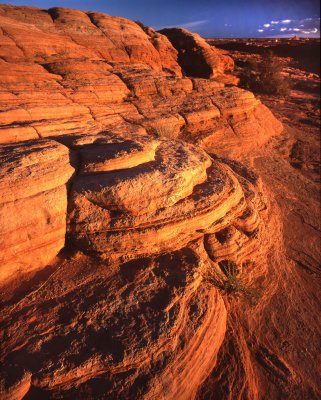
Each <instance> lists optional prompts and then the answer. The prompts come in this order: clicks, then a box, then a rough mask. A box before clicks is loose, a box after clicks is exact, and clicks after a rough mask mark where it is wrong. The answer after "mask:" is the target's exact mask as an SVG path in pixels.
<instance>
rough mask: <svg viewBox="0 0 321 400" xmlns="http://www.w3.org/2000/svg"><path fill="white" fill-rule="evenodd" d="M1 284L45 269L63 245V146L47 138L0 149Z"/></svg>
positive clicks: (66, 158)
mask: <svg viewBox="0 0 321 400" xmlns="http://www.w3.org/2000/svg"><path fill="white" fill-rule="evenodd" d="M0 159H1V163H0V165H1V168H0V246H1V249H2V251H1V273H0V276H1V278H0V281H1V284H3V282H4V281H5V280H8V279H10V278H12V277H15V276H16V275H17V274H25V273H27V272H30V271H31V270H34V269H37V268H43V267H44V266H46V265H47V264H48V263H49V262H50V261H51V260H52V259H53V258H54V257H55V256H56V255H57V253H58V252H59V250H61V249H62V248H63V247H64V244H65V234H66V211H67V188H66V183H67V181H68V180H69V178H70V177H71V175H72V174H73V172H74V169H73V168H72V166H71V165H70V153H69V150H68V148H66V147H65V146H63V145H61V144H58V143H56V142H53V141H49V140H42V141H29V142H25V143H19V144H13V145H5V146H2V147H1V148H0Z"/></svg>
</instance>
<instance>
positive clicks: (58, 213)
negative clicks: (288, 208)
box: [0, 5, 312, 400]
mask: <svg viewBox="0 0 321 400" xmlns="http://www.w3.org/2000/svg"><path fill="white" fill-rule="evenodd" d="M0 20H1V31H0V34H1V36H0V56H1V58H0V70H1V71H2V72H3V74H2V79H1V87H0V107H1V112H0V143H1V150H0V160H1V167H0V189H1V191H0V244H1V248H2V250H3V251H2V253H1V257H2V259H1V261H2V264H1V281H2V286H3V287H2V294H3V296H2V300H3V307H2V308H3V316H2V319H1V329H2V335H3V337H2V339H3V340H2V342H3V343H4V345H3V346H2V349H1V363H2V365H3V366H4V373H2V376H1V385H0V390H1V398H4V399H10V400H11V399H22V398H24V399H35V398H41V399H46V398H66V399H68V398H70V399H74V398H75V397H79V396H82V397H83V398H86V399H95V400H96V399H105V398H107V397H108V398H111V399H113V398H115V399H119V398H124V399H127V398H128V399H142V398H144V399H167V400H173V399H175V400H176V399H179V400H186V399H195V398H196V397H197V396H199V398H211V397H208V390H210V391H211V395H212V394H213V390H212V389H213V388H214V392H215V393H214V394H215V395H216V394H218V395H220V396H221V397H222V398H228V396H230V393H233V395H234V394H236V393H241V394H242V396H243V395H244V396H248V398H251V399H259V398H260V395H259V392H260V391H261V393H263V394H265V393H268V392H269V388H270V386H269V385H268V384H266V385H265V380H264V379H266V378H265V373H264V371H265V370H268V371H269V373H271V376H272V378H269V379H270V380H271V381H272V380H273V377H274V376H278V379H280V381H282V382H286V385H288V386H287V387H291V388H292V387H296V386H295V385H298V384H299V382H300V379H301V378H300V374H298V373H297V372H296V370H295V366H294V365H295V361H296V358H295V357H294V358H293V360H292V361H291V357H290V361H286V360H285V359H283V357H282V354H281V353H280V352H275V351H274V350H273V345H272V344H270V343H267V342H268V341H270V339H271V343H273V340H274V339H273V337H272V336H273V335H274V334H275V335H276V336H277V333H278V332H277V329H275V331H273V330H272V333H269V337H268V339H267V340H265V338H264V337H263V336H265V331H264V330H262V327H261V323H264V324H265V325H266V326H267V325H268V324H269V322H270V321H269V307H268V304H269V301H270V299H271V296H273V294H274V293H275V292H277V288H278V284H279V281H280V280H282V279H281V278H280V276H281V274H282V273H283V272H280V273H279V275H277V274H276V273H271V275H270V274H269V271H271V265H272V263H274V264H273V265H272V266H273V268H274V269H275V271H278V270H279V269H280V271H284V269H282V268H284V266H283V264H282V261H283V259H282V258H279V253H282V251H283V249H282V248H281V247H280V246H279V247H277V246H276V245H275V243H274V242H276V241H277V242H280V243H281V242H282V235H281V230H282V229H281V227H280V224H279V222H278V221H277V218H278V215H279V214H278V213H277V212H275V215H274V217H273V218H271V214H270V211H269V210H270V202H269V200H268V199H267V197H266V191H265V188H264V186H263V184H262V182H261V180H260V178H259V177H258V176H257V175H256V174H254V173H253V172H252V171H251V170H250V169H249V168H247V167H244V166H243V165H242V164H240V163H239V162H236V161H232V160H231V158H237V159H242V158H244V157H245V156H246V155H249V154H251V152H253V151H254V150H255V149H258V148H260V147H262V146H263V145H264V144H265V143H266V142H267V141H268V140H269V139H270V138H271V137H272V136H274V135H277V134H278V133H280V132H281V131H282V129H283V127H282V124H281V123H280V122H279V121H277V120H276V119H275V118H274V116H273V115H272V113H271V112H270V111H269V110H268V109H267V108H266V107H265V106H264V105H263V104H262V103H261V102H260V101H259V100H258V99H256V98H255V97H254V95H253V94H252V93H250V92H248V91H245V90H242V89H239V88H237V87H235V86H231V84H233V83H234V84H235V83H236V80H235V79H234V78H233V76H232V75H231V73H232V69H233V62H232V60H231V59H230V58H229V57H227V56H226V55H224V54H222V53H221V52H220V51H218V50H216V49H213V48H212V47H210V46H208V45H207V44H206V43H205V42H204V41H203V40H202V39H201V38H200V37H199V36H197V35H194V34H191V33H189V32H187V31H185V30H180V29H177V30H170V31H164V32H162V33H160V32H155V31H154V30H153V29H151V28H148V27H144V26H140V25H139V24H137V23H134V22H131V21H128V20H126V19H124V18H119V17H111V16H108V15H105V14H102V13H95V12H83V11H77V10H70V9H64V8H53V9H50V10H41V9H38V8H33V7H32V8H31V7H16V6H6V5H2V6H0ZM164 33H165V34H164ZM189 66H190V67H191V69H190V71H188V67H189ZM183 75H184V76H183ZM185 75H188V76H185ZM205 78H210V79H205ZM226 84H228V85H226ZM168 139H170V140H168ZM223 157H224V158H223ZM271 165H274V164H273V163H272V164H271ZM266 168H268V166H267V167H266ZM271 168H272V167H271ZM272 225H273V226H272ZM62 248H63V249H64V250H63V252H60V250H61V249H62ZM59 252H60V253H59ZM55 257H56V258H55ZM230 265H234V266H235V268H237V273H241V274H242V285H245V286H244V288H243V289H244V291H245V294H249V293H250V292H247V288H248V287H250V288H254V289H255V288H256V287H257V285H259V286H261V289H262V288H263V287H264V288H265V292H264V293H263V295H262V296H263V297H264V298H263V300H262V302H261V303H259V304H258V303H255V301H254V300H255V299H253V298H251V299H250V300H249V299H248V298H247V297H246V296H245V299H244V298H242V299H241V300H239V299H234V298H233V297H232V299H231V298H230V297H229V296H227V289H226V288H227V286H226V283H229V282H228V279H229V278H228V274H227V267H228V266H230ZM268 266H269V268H270V269H268ZM273 268H272V269H273ZM34 270H40V272H38V273H37V274H36V275H35V274H34V272H32V271H34ZM21 273H24V277H23V281H22V282H19V279H20V278H21V276H22V275H21ZM285 275H286V274H285ZM270 276H273V277H274V279H270ZM284 287H286V286H284ZM292 289H293V287H292ZM252 300H253V304H252ZM237 301H239V303H238V305H237V307H235V309H233V310H232V311H231V307H232V305H233V304H235V303H236V302H237ZM282 301H283V303H282V304H284V308H287V303H286V299H284V300H282ZM233 302H234V303H233ZM276 304H278V303H276ZM311 304H312V303H311ZM250 307H254V308H253V309H251V311H252V310H253V312H251V315H250V317H246V316H245V314H246V313H248V311H249V309H250ZM287 310H290V308H287ZM287 312H288V313H289V315H290V312H289V311H287ZM274 317H275V318H278V316H277V315H274ZM263 319H264V321H263ZM245 321H247V323H248V326H246V323H245ZM262 321H263V322H262ZM267 321H268V322H267ZM274 322H275V321H273V324H274ZM275 326H276V325H275ZM226 329H228V331H227V334H226ZM253 332H254V337H253ZM257 332H258V333H257ZM262 332H263V333H262ZM263 334H264V335H263ZM311 337H312V334H311ZM222 343H223V344H222ZM282 345H283V344H282ZM222 346H223V347H222ZM220 349H221V351H220V353H219V350H220ZM254 358H255V359H257V360H258V361H257V363H259V364H260V365H262V366H263V367H261V368H263V369H258V367H257V365H256V364H255V363H254V361H253V359H254ZM217 359H218V360H219V361H218V365H217V369H215V366H216V362H217ZM288 359H289V358H288ZM255 368H256V369H255ZM211 371H213V372H212V374H211V376H210V377H209V378H208V376H209V374H210V373H211ZM262 371H263V372H262ZM271 371H272V372H271ZM215 374H218V375H219V376H216V375H215ZM302 376H303V375H302ZM262 377H263V378H262ZM207 378H208V380H206V379H207ZM204 382H205V383H204ZM262 382H263V383H262ZM203 383H204V384H203ZM202 384H203V386H202ZM291 385H292V386H291ZM200 388H201V391H199V390H200ZM230 389H231V390H230ZM308 390H309V389H307V393H308ZM273 393H274V392H273ZM282 393H283V392H282ZM292 393H293V392H292ZM310 393H312V392H310ZM224 396H226V397H224ZM309 400H310V399H309Z"/></svg>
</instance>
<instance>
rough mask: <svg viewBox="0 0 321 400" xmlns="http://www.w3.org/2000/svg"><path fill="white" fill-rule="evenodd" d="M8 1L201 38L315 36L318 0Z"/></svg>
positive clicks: (317, 20) (318, 29) (316, 31)
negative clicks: (96, 14) (114, 18)
mask: <svg viewBox="0 0 321 400" xmlns="http://www.w3.org/2000/svg"><path fill="white" fill-rule="evenodd" d="M10 4H16V5H33V6H37V7H41V8H50V7H54V6H60V7H68V8H76V9H82V10H91V11H102V12H105V13H107V14H110V15H121V16H123V17H127V18H130V19H132V20H140V21H142V22H143V23H144V24H146V25H149V26H153V27H154V28H156V29H161V28H163V27H171V26H182V27H185V28H187V29H189V30H191V31H193V32H197V33H199V34H201V35H202V36H204V37H265V36H286V35H294V34H296V35H299V36H317V37H319V36H320V3H319V0H193V1H192V0H157V1H154V0H107V1H106V0H105V1H101V0H91V1H88V0H84V1H76V0H54V1H51V0H30V1H28V0H22V1H10Z"/></svg>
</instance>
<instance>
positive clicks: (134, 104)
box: [0, 5, 282, 157]
mask: <svg viewBox="0 0 321 400" xmlns="http://www.w3.org/2000/svg"><path fill="white" fill-rule="evenodd" d="M0 20H1V28H2V30H1V32H0V33H1V36H0V57H1V59H0V70H1V72H2V79H1V86H0V111H1V112H0V143H8V142H17V141H22V140H29V139H36V138H43V137H52V136H56V135H61V134H78V133H88V134H93V133H99V132H101V131H104V130H106V129H108V130H112V131H113V132H115V131H116V130H117V131H119V130H121V131H122V132H126V131H128V130H132V129H133V127H135V128H136V129H137V127H140V129H141V130H142V132H144V131H147V132H148V133H149V134H151V133H156V134H157V135H158V136H160V137H161V136H165V137H171V138H177V137H178V138H183V139H184V140H188V141H191V142H193V143H198V144H201V145H202V146H203V147H204V148H206V149H208V150H210V151H212V152H214V153H216V154H219V155H224V156H227V155H228V156H231V155H233V156H235V157H237V156H240V154H239V150H235V149H238V148H239V145H240V144H242V148H243V149H242V151H243V152H248V151H250V150H251V149H253V148H254V147H255V146H256V145H257V144H262V143H264V142H266V140H268V139H269V138H270V137H271V136H272V135H274V134H277V133H279V132H280V131H281V130H282V125H281V124H280V123H279V122H278V121H277V120H276V119H275V118H274V117H273V115H272V114H271V113H270V111H269V110H268V109H267V108H266V107H265V106H263V105H262V104H261V103H260V101H259V100H257V99H255V98H254V96H253V95H252V94H251V93H249V92H246V91H244V90H241V89H237V88H236V87H224V86H225V83H224V82H227V81H228V80H229V78H228V75H226V73H225V71H230V70H231V69H232V68H233V62H232V60H231V59H230V58H229V57H227V56H225V55H223V54H221V52H220V51H219V50H217V49H215V48H213V47H210V46H209V45H208V44H207V43H206V42H205V41H203V40H202V39H201V38H200V37H198V36H197V35H194V34H190V33H189V32H187V31H182V30H177V32H176V31H175V32H176V33H177V34H179V37H181V36H182V40H179V41H178V44H177V43H176V41H173V43H174V46H176V49H175V48H174V46H173V45H172V44H171V42H170V41H169V40H168V38H167V37H166V36H165V35H163V34H161V33H158V32H155V31H153V30H152V29H149V28H144V29H143V28H142V27H141V26H139V25H137V24H136V23H134V22H131V21H128V20H126V19H123V18H118V17H110V16H107V15H105V14H101V13H94V12H90V13H85V12H82V11H76V10H70V9H63V8H54V9H50V10H41V9H37V8H28V7H15V6H5V5H2V6H1V7H0ZM170 32H172V31H170ZM170 32H169V31H166V32H165V33H166V34H167V35H168V36H169V38H170V39H171V37H172V36H171V34H170ZM171 40H172V39H171ZM186 42H187V43H190V42H193V43H194V42H195V46H196V47H195V46H194V47H195V49H196V50H195V51H194V50H193V49H194V47H192V48H191V49H190V50H188V51H187V50H186V49H185V47H186V45H185V43H186ZM180 43H182V44H180ZM180 46H182V47H180ZM185 50H186V51H185ZM180 51H181V52H183V51H184V55H185V56H184V57H185V58H186V60H185V61H184V62H182V60H181V57H180ZM194 53H195V54H194ZM197 55H199V56H200V57H201V59H202V63H203V64H204V65H206V66H207V68H209V69H210V70H211V71H212V72H211V76H213V79H211V80H207V79H200V78H199V76H200V75H199V74H197V73H194V74H193V73H190V74H189V75H190V76H189V77H188V78H187V77H184V78H182V73H181V66H182V67H183V69H184V65H185V64H186V63H189V64H192V61H193V60H197V59H198V58H197V57H198V56H197ZM184 63H185V64H184ZM203 64H202V65H203ZM228 73H229V72H228ZM222 139H223V140H222ZM232 149H233V151H234V153H235V154H231V150H232Z"/></svg>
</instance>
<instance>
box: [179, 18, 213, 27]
mask: <svg viewBox="0 0 321 400" xmlns="http://www.w3.org/2000/svg"><path fill="white" fill-rule="evenodd" d="M206 22H208V20H207V19H202V20H199V21H191V22H186V23H185V24H177V25H176V26H181V27H182V28H195V27H196V26H200V25H203V24H206Z"/></svg>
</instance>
